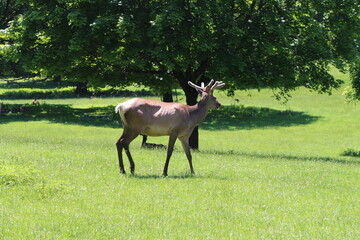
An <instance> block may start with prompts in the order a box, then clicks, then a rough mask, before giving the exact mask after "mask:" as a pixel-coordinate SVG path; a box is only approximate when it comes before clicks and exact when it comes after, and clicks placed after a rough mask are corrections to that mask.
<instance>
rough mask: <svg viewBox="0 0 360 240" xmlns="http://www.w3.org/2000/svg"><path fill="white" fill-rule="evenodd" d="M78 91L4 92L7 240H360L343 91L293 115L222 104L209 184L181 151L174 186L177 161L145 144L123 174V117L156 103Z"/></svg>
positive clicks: (300, 101) (211, 135)
mask: <svg viewBox="0 0 360 240" xmlns="http://www.w3.org/2000/svg"><path fill="white" fill-rule="evenodd" d="M333 74H334V75H336V77H338V78H341V79H343V80H344V81H345V82H348V76H347V75H343V74H341V73H339V72H337V71H336V70H333ZM345 85H346V84H345ZM71 90H72V88H71V87H69V86H53V85H51V86H50V87H49V85H48V84H46V83H37V84H34V85H31V84H30V85H29V84H26V83H25V82H24V83H21V82H20V83H19V84H9V83H7V82H5V81H2V80H0V99H1V100H0V102H1V106H2V111H1V112H0V199H1V201H0V239H360V237H359V236H360V156H359V154H358V151H359V150H360V131H359V123H360V106H359V105H358V104H355V103H350V104H349V103H345V97H344V96H342V91H343V89H339V90H336V91H334V93H333V94H332V95H330V96H329V95H319V94H317V93H314V92H310V91H308V90H307V89H304V88H300V89H298V90H297V91H295V92H293V93H292V98H291V99H290V100H289V102H288V103H287V104H282V103H281V102H279V101H277V100H275V99H274V98H273V97H272V92H271V91H270V90H266V89H264V90H262V91H261V92H258V91H256V90H250V91H246V92H245V91H238V92H236V94H235V96H234V97H228V96H227V95H226V93H225V92H224V91H218V92H217V94H216V96H217V98H218V100H219V101H220V102H221V103H222V104H223V106H222V107H221V108H220V109H218V110H216V111H211V112H210V113H209V116H208V118H207V119H206V121H205V122H204V123H203V124H202V125H201V126H200V130H199V132H200V150H199V151H193V163H194V169H195V172H196V175H194V176H193V175H190V171H189V167H188V163H187V160H186V157H185V154H184V153H183V150H182V147H181V144H180V143H179V142H177V143H176V145H175V151H174V153H173V156H172V159H171V161H170V165H169V172H168V173H169V177H162V176H161V173H162V168H163V165H164V162H165V157H166V150H164V149H144V148H141V147H140V145H141V138H140V137H139V138H137V139H136V140H135V141H134V142H133V143H132V144H131V145H130V147H131V151H132V155H133V157H134V161H135V164H136V173H135V175H130V174H128V175H120V174H119V168H118V161H117V154H116V148H115V142H116V140H117V139H118V138H119V136H120V135H121V132H122V128H121V124H120V122H119V117H118V116H117V115H116V114H115V113H114V107H115V105H116V104H118V103H119V102H122V101H124V100H127V99H129V98H132V97H133V96H135V95H140V96H144V97H146V98H152V99H158V98H157V97H156V96H153V95H151V94H149V92H148V91H147V90H141V89H139V88H130V90H129V89H127V90H126V91H124V92H123V93H124V94H123V95H124V96H121V94H119V96H117V97H112V96H111V94H108V95H107V96H106V97H105V96H102V97H94V98H89V97H76V96H73V95H71V94H70V92H71ZM49 91H50V93H49ZM62 92H66V93H62ZM177 92H178V96H177V99H178V101H180V102H183V101H184V97H183V96H182V95H181V94H180V91H177ZM40 93H42V94H43V95H41V96H43V97H44V98H39V101H40V105H32V104H31V102H32V100H33V98H35V97H38V96H39V95H40ZM68 93H69V94H68ZM120 93H121V91H120ZM125 93H126V94H125ZM54 95H55V96H54ZM51 96H53V97H51ZM45 97H46V98H45ZM149 142H152V143H161V144H166V143H167V137H158V138H152V137H149ZM125 166H126V169H127V170H128V169H129V164H128V161H127V158H125ZM128 172H129V171H128Z"/></svg>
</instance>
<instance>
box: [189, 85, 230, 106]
mask: <svg viewBox="0 0 360 240" xmlns="http://www.w3.org/2000/svg"><path fill="white" fill-rule="evenodd" d="M188 84H189V85H190V86H191V87H193V88H195V89H196V91H198V93H199V94H200V96H201V101H203V102H205V103H206V105H207V106H208V107H209V108H211V109H217V108H219V107H220V106H221V104H220V103H219V102H218V100H216V97H215V96H214V90H215V89H217V88H222V87H223V86H225V83H223V82H221V81H216V82H215V83H214V80H213V79H212V80H211V81H210V83H209V84H208V85H207V86H205V84H204V83H201V87H200V86H197V85H196V84H194V83H192V82H190V81H189V82H188Z"/></svg>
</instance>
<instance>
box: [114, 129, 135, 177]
mask: <svg viewBox="0 0 360 240" xmlns="http://www.w3.org/2000/svg"><path fill="white" fill-rule="evenodd" d="M139 134H140V132H137V131H129V130H127V129H124V132H123V134H122V135H121V137H120V138H119V140H118V141H117V142H116V147H117V152H118V158H119V167H120V173H123V174H125V173H126V171H125V168H124V162H123V156H122V150H123V148H124V149H125V153H126V155H127V157H128V159H129V162H130V171H131V173H132V174H134V172H135V163H134V160H133V158H132V156H131V153H130V150H129V145H130V143H131V142H132V141H133V140H134V139H135V138H136V137H137V136H138V135H139Z"/></svg>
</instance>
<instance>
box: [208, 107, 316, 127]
mask: <svg viewBox="0 0 360 240" xmlns="http://www.w3.org/2000/svg"><path fill="white" fill-rule="evenodd" d="M319 118H320V117H318V116H312V115H309V114H306V113H304V112H295V111H290V110H286V111H281V110H276V109H271V108H258V107H245V106H222V107H221V108H219V109H218V110H213V111H210V113H209V115H208V116H207V118H206V120H205V121H204V122H203V123H202V125H201V128H203V129H206V130H239V129H253V128H266V127H290V126H295V125H306V124H311V123H313V122H315V121H317V120H319Z"/></svg>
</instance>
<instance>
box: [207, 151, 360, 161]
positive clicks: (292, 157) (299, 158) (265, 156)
mask: <svg viewBox="0 0 360 240" xmlns="http://www.w3.org/2000/svg"><path fill="white" fill-rule="evenodd" d="M201 152H202V153H205V154H212V155H237V156H245V157H255V158H262V159H269V158H276V159H287V160H293V161H317V162H332V163H342V164H360V161H357V160H347V159H344V158H340V157H321V156H295V155H291V154H262V153H251V152H241V151H234V150H228V151H218V150H204V151H201Z"/></svg>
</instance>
